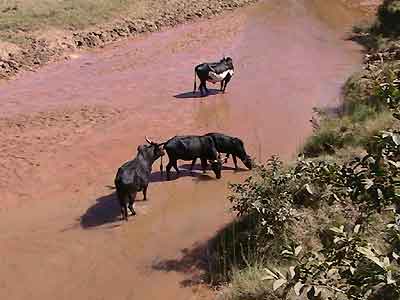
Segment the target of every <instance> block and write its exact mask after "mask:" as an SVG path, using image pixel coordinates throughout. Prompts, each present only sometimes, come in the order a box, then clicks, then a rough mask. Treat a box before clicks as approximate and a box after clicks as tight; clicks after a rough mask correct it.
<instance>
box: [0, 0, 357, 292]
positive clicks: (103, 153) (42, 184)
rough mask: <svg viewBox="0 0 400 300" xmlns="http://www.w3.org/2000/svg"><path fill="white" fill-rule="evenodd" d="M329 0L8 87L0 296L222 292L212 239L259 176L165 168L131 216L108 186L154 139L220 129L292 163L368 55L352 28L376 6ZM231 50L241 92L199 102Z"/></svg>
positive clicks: (259, 155)
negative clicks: (210, 284)
mask: <svg viewBox="0 0 400 300" xmlns="http://www.w3.org/2000/svg"><path fill="white" fill-rule="evenodd" d="M316 2H318V3H319V4H321V3H327V2H325V0H320V1H306V0H305V1H282V0H271V1H266V2H261V3H259V4H257V5H255V6H254V7H251V8H244V9H239V10H237V11H235V12H233V13H228V14H225V15H223V16H220V17H218V18H215V19H211V20H206V21H202V22H200V23H197V24H190V25H183V26H179V27H177V28H176V29H173V30H169V31H166V32H160V33H154V34H151V35H146V36H141V37H138V38H134V39H131V40H127V41H124V42H120V43H116V44H112V45H109V46H107V47H105V48H104V49H100V50H93V51H90V52H80V53H77V54H76V55H75V56H73V58H74V59H71V60H70V61H66V62H61V63H57V64H54V65H50V66H47V67H44V68H43V69H41V70H40V71H39V72H37V73H26V74H24V75H22V76H21V77H20V78H18V79H17V80H15V81H11V82H6V83H3V84H2V85H0V118H1V119H0V126H1V129H0V140H1V141H2V143H1V145H0V147H1V151H0V165H1V169H0V195H1V206H0V266H1V267H0V299H10V300H14V299H18V300H19V299H40V300H47V299H57V300H62V299H153V300H155V299H184V300H187V299H200V298H201V297H210V295H211V292H210V291H209V290H208V289H206V288H205V287H204V286H202V285H201V277H199V275H201V273H202V268H201V267H202V263H203V261H202V254H204V253H203V252H202V250H201V249H202V248H201V247H199V246H201V245H203V244H204V243H206V241H207V240H208V239H209V238H211V237H212V236H213V235H214V234H215V232H216V231H217V230H218V229H219V228H220V227H221V226H223V225H224V224H225V223H226V222H228V221H229V220H230V219H231V218H232V216H231V214H230V213H229V211H228V208H229V203H228V201H227V200H226V195H227V193H228V190H227V183H228V182H232V181H234V182H238V181H240V180H242V179H243V178H244V177H245V176H247V175H249V172H247V171H245V170H242V171H240V172H234V171H233V170H232V169H231V168H230V167H231V163H229V164H228V167H227V169H226V170H225V171H224V172H223V178H222V179H221V180H216V179H215V178H214V176H213V174H212V173H211V172H208V174H207V175H200V173H199V172H198V173H197V174H196V175H195V176H190V174H189V172H187V171H184V172H183V173H184V175H183V176H181V177H180V178H178V179H175V180H172V181H170V182H167V181H165V180H163V179H162V177H161V176H160V174H159V172H158V165H159V162H157V164H156V165H155V166H154V168H153V170H154V173H153V175H152V182H151V184H150V187H149V201H147V202H143V201H140V200H141V196H139V199H138V200H139V201H138V202H137V206H136V207H137V212H138V215H137V216H136V217H131V218H130V219H129V222H127V223H125V222H121V221H120V215H119V209H118V206H117V205H116V204H117V203H116V200H115V196H114V195H113V190H111V189H110V188H109V186H110V185H112V183H113V179H114V176H115V172H116V170H117V168H118V167H119V166H120V165H121V164H122V163H123V162H125V161H126V160H128V159H130V158H132V157H133V156H134V155H135V153H136V148H137V145H138V144H141V143H144V136H145V135H148V136H149V137H151V138H152V139H154V140H156V141H164V140H165V139H167V138H169V137H171V136H173V135H176V134H196V133H205V132H208V131H221V132H226V133H228V134H232V135H236V136H240V137H241V138H242V139H243V140H244V141H245V144H246V146H247V150H248V152H249V153H250V154H251V155H252V156H253V157H254V158H256V159H257V160H261V161H265V159H266V158H267V157H268V156H269V155H271V154H280V155H281V156H283V158H285V159H290V158H292V157H293V155H294V153H295V152H296V150H297V148H298V147H299V146H300V145H301V143H302V141H303V140H304V138H305V137H307V136H308V135H309V134H310V132H311V126H310V124H309V119H310V118H311V115H312V108H313V107H314V106H327V105H328V106H335V105H337V104H338V99H339V95H340V87H341V85H342V84H343V83H344V81H345V80H346V78H347V77H348V76H349V75H350V74H351V73H352V72H354V71H355V70H357V69H358V68H359V66H360V62H361V53H360V48H359V47H358V46H357V45H355V44H353V43H352V42H350V41H347V40H345V39H344V38H343V37H344V36H345V35H344V33H345V31H347V30H348V29H349V28H350V27H349V26H350V25H351V24H352V23H353V22H355V21H357V20H360V18H361V17H362V14H360V13H359V12H358V11H357V10H354V11H353V10H349V9H338V10H337V11H338V14H337V15H335V14H329V18H328V19H327V18H326V17H321V11H323V10H321V8H320V7H321V6H318V5H315V3H316ZM313 3H314V4H313ZM325 5H328V4H325ZM329 5H333V6H331V7H329V6H327V7H325V8H324V9H327V8H331V9H332V10H333V9H336V8H340V6H338V4H336V3H335V4H333V3H331V4H329ZM322 16H325V15H324V14H322ZM338 20H339V21H338ZM223 54H225V55H230V56H232V57H233V59H234V63H235V67H236V73H235V77H234V78H233V80H232V82H231V84H230V85H229V86H228V88H227V93H226V94H219V93H218V92H217V91H216V90H213V92H212V95H210V96H208V97H206V98H199V97H198V95H197V94H196V95H195V96H193V94H192V87H193V66H194V65H195V64H197V63H200V62H202V61H209V60H213V59H218V58H220V57H221V56H222V55H223ZM215 88H217V86H215ZM183 164H184V163H182V164H181V167H182V168H185V165H183ZM186 166H187V165H186Z"/></svg>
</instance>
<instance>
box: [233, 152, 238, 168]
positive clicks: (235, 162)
mask: <svg viewBox="0 0 400 300" xmlns="http://www.w3.org/2000/svg"><path fill="white" fill-rule="evenodd" d="M232 158H233V163H234V164H235V170H237V169H238V165H237V159H236V156H235V155H232Z"/></svg>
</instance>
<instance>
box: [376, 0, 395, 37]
mask: <svg viewBox="0 0 400 300" xmlns="http://www.w3.org/2000/svg"><path fill="white" fill-rule="evenodd" d="M378 20H379V27H378V30H379V31H381V32H383V33H385V34H393V35H399V34H400V21H399V20H400V1H399V0H385V1H383V4H382V5H381V6H380V7H379V10H378Z"/></svg>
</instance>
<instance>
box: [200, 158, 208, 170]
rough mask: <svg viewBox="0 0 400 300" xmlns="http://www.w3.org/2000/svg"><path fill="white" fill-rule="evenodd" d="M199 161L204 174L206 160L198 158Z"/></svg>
mask: <svg viewBox="0 0 400 300" xmlns="http://www.w3.org/2000/svg"><path fill="white" fill-rule="evenodd" d="M200 160H201V168H202V169H203V173H206V169H207V160H206V159H204V158H200Z"/></svg>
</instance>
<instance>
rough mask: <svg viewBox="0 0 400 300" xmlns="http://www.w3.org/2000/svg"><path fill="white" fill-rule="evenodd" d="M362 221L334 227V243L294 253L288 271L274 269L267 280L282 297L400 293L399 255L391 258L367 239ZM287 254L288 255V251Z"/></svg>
mask: <svg viewBox="0 0 400 300" xmlns="http://www.w3.org/2000/svg"><path fill="white" fill-rule="evenodd" d="M360 228H361V227H360V225H356V226H355V227H354V229H353V230H352V231H351V232H346V231H345V230H344V226H341V227H332V228H330V230H331V231H332V233H333V239H332V247H328V248H324V249H322V250H321V251H319V252H308V253H304V254H301V253H300V251H298V252H297V253H294V255H293V259H294V261H295V264H294V265H292V266H290V267H289V268H288V270H287V272H286V274H285V275H284V274H283V272H277V271H276V270H274V269H270V270H269V271H270V273H269V276H266V277H264V279H267V280H273V281H274V283H273V290H275V291H278V292H280V295H281V299H289V297H290V296H291V295H293V294H294V295H296V296H305V297H306V298H307V299H309V300H316V299H318V300H322V299H338V297H339V296H342V297H343V296H346V297H347V298H346V299H360V300H361V299H365V300H367V299H375V298H374V297H375V296H378V297H379V298H376V299H381V300H389V299H390V300H394V299H398V298H399V296H400V286H399V284H400V273H399V269H398V265H397V262H396V260H395V259H392V260H390V258H389V257H388V256H386V255H383V254H381V253H380V252H379V251H377V250H376V249H374V247H373V246H372V245H370V244H368V242H367V241H366V240H365V238H363V237H362V236H361V234H360ZM282 254H285V255H286V256H285V257H287V254H286V253H282Z"/></svg>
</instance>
